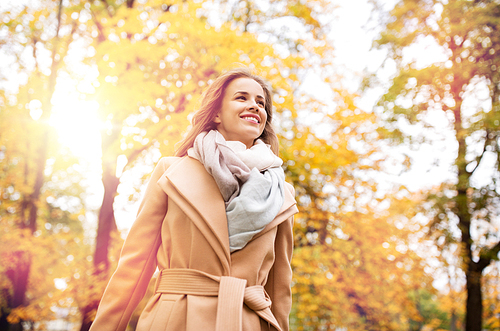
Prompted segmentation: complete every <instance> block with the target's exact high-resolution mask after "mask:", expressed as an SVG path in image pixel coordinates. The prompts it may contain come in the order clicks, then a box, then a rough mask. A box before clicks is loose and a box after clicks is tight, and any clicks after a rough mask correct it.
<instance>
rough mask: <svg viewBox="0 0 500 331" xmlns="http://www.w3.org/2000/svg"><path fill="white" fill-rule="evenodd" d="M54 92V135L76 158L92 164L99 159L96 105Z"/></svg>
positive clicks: (69, 92)
mask: <svg viewBox="0 0 500 331" xmlns="http://www.w3.org/2000/svg"><path fill="white" fill-rule="evenodd" d="M62 90H63V91H56V93H55V95H54V98H53V101H52V102H53V106H54V107H53V109H52V116H51V117H50V125H51V126H52V127H53V128H54V129H55V130H56V131H57V134H58V136H59V142H60V143H61V144H63V145H64V146H66V147H68V148H69V150H70V151H71V152H72V153H73V154H74V155H75V156H77V157H81V158H84V159H86V160H87V161H88V162H90V163H91V164H95V163H99V162H100V158H101V138H100V133H99V131H100V129H101V127H102V126H103V124H102V123H101V122H100V120H99V116H98V113H97V111H98V109H99V103H98V102H97V101H87V100H82V99H81V98H80V97H79V94H78V92H71V91H64V90H65V88H62Z"/></svg>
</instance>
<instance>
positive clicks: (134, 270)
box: [91, 158, 176, 331]
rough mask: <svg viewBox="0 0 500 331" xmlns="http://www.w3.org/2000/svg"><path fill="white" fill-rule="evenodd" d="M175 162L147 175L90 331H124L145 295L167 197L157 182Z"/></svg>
mask: <svg viewBox="0 0 500 331" xmlns="http://www.w3.org/2000/svg"><path fill="white" fill-rule="evenodd" d="M175 159H176V158H162V159H160V161H159V162H158V164H157V166H156V168H155V170H154V171H153V174H152V175H151V179H150V181H149V183H148V186H147V188H146V193H145V195H144V197H143V199H142V202H141V205H140V207H139V211H138V213H137V218H136V220H135V222H134V224H133V225H132V228H131V229H130V232H129V234H128V236H127V239H126V240H125V243H124V244H123V248H122V251H121V255H120V260H119V262H118V267H117V268H116V271H115V272H114V274H113V276H112V277H111V279H110V281H109V283H108V286H107V287H106V290H105V291H104V295H103V297H102V299H101V302H100V304H99V309H98V310H97V315H96V318H95V320H94V322H93V324H92V327H91V330H92V331H102V330H107V331H110V330H125V329H126V328H127V324H128V322H129V319H130V316H131V315H132V313H133V311H134V310H135V308H136V306H137V304H138V303H139V301H140V300H141V299H142V298H143V296H144V294H145V293H146V290H147V286H148V283H149V281H150V279H151V277H152V275H153V273H154V271H155V269H156V254H157V252H158V247H159V246H160V243H161V238H160V233H161V226H162V223H163V219H164V218H165V214H166V213H167V200H168V199H167V195H166V194H165V192H163V190H162V189H161V188H160V187H159V186H158V184H157V181H158V179H160V177H161V175H162V174H163V173H164V172H165V171H166V170H167V168H168V167H169V166H170V164H172V163H173V161H174V160H175Z"/></svg>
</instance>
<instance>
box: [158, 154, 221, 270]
mask: <svg viewBox="0 0 500 331" xmlns="http://www.w3.org/2000/svg"><path fill="white" fill-rule="evenodd" d="M169 183H170V184H171V185H172V186H173V187H174V188H175V190H176V191H177V192H178V194H180V196H181V197H182V198H183V200H185V202H187V203H188V204H189V205H190V206H191V207H192V208H194V209H195V210H196V212H197V213H198V214H199V216H200V217H193V219H192V221H193V222H194V223H195V225H196V226H197V227H198V229H200V231H202V233H204V235H205V236H206V237H207V238H212V237H214V236H215V238H216V240H217V243H216V246H219V248H222V250H221V249H218V247H214V250H215V251H216V252H217V254H218V255H219V257H220V259H221V262H222V263H223V265H224V266H227V267H228V266H229V261H230V253H229V237H228V229H227V218H226V210H225V206H224V200H223V199H222V195H221V194H220V191H219V188H218V187H217V184H216V183H215V180H214V179H213V177H212V176H210V174H209V173H208V172H207V171H206V170H205V167H204V166H203V165H202V164H201V163H200V162H199V161H197V160H194V159H192V158H190V157H183V158H181V159H180V160H179V161H178V162H177V163H175V164H173V165H172V166H170V167H169V168H168V169H167V171H165V173H164V174H163V176H162V178H160V180H159V181H158V184H159V185H160V187H162V189H163V190H164V191H165V193H167V195H169V197H170V195H171V193H172V192H169V191H170V190H171V189H170V188H169V186H170V185H169ZM176 202H179V201H176ZM178 204H179V205H181V204H183V202H181V203H178ZM208 232H209V233H208ZM217 244H218V245H217Z"/></svg>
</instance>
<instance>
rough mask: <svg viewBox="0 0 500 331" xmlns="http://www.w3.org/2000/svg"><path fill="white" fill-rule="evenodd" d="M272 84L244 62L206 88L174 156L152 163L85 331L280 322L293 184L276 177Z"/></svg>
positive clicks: (286, 303)
mask: <svg viewBox="0 0 500 331" xmlns="http://www.w3.org/2000/svg"><path fill="white" fill-rule="evenodd" d="M271 120H272V100H271V92H270V90H269V88H268V86H267V85H266V84H265V82H264V81H263V80H262V79H261V78H259V77H257V76H254V75H252V74H250V73H249V72H248V71H247V70H245V69H235V70H232V71H229V72H227V73H225V74H223V75H221V76H220V77H219V78H217V79H216V80H215V81H214V82H213V83H212V84H211V85H210V86H209V88H208V89H207V91H205V94H204V96H203V99H202V102H201V108H200V110H199V111H198V112H197V114H196V115H195V116H194V118H193V127H192V129H191V131H190V132H189V133H188V135H187V137H186V138H185V139H184V141H183V142H182V143H181V144H180V147H179V149H178V151H177V153H176V155H177V156H176V157H166V158H162V159H160V161H159V163H158V165H157V166H156V168H155V170H154V172H153V174H152V176H151V180H150V183H149V184H148V187H147V189H146V193H145V196H144V198H143V201H142V203H141V205H140V208H139V212H138V215H137V219H136V221H135V223H134V225H133V226H132V228H131V229H130V232H129V235H128V236H127V239H126V241H125V243H124V246H123V249H122V252H121V257H120V261H119V263H118V267H117V269H116V271H115V273H114V274H113V276H112V278H111V280H110V282H109V284H108V286H107V288H106V291H105V293H104V296H103V298H102V300H101V303H100V306H99V309H98V311H97V315H96V318H95V321H94V323H93V325H92V328H91V330H92V331H100V330H125V329H126V326H127V324H128V321H129V318H130V316H131V314H132V312H133V311H134V309H135V307H136V306H137V304H138V302H139V301H140V300H141V299H142V297H143V296H144V293H145V292H146V289H147V286H148V283H149V281H150V279H151V277H152V275H153V273H154V271H155V269H156V267H158V268H159V270H160V274H159V277H158V280H157V282H156V285H155V294H154V295H153V296H152V298H151V299H150V300H149V301H148V303H147V305H146V307H145V309H144V311H143V312H142V314H141V316H140V319H139V322H138V325H137V330H140V331H143V330H152V331H159V330H176V331H179V330H188V331H199V330H217V331H222V330H227V331H233V330H235V331H254V330H283V331H285V330H288V315H289V313H290V309H291V289H290V285H291V279H292V272H291V268H290V259H291V255H292V248H293V247H292V246H293V238H292V226H293V215H294V214H295V213H296V212H297V208H296V206H295V200H294V190H293V187H292V186H291V185H290V184H288V183H285V182H284V174H283V170H282V168H281V164H282V161H281V160H280V159H279V158H278V157H277V156H276V154H277V153H278V140H277V137H276V134H275V133H274V131H273V129H272V126H271Z"/></svg>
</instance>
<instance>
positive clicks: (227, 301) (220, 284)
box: [156, 269, 281, 331]
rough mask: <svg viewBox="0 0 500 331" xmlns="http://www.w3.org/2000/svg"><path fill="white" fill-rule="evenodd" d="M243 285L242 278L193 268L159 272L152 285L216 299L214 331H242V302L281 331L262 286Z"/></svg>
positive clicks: (161, 289) (164, 290)
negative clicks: (155, 281)
mask: <svg viewBox="0 0 500 331" xmlns="http://www.w3.org/2000/svg"><path fill="white" fill-rule="evenodd" d="M246 284H247V281H246V279H241V278H237V277H230V276H214V275H210V274H208V273H205V272H202V271H198V270H193V269H163V270H162V271H161V273H160V276H159V277H158V280H157V283H156V292H157V293H170V294H186V295H198V296H218V303H217V319H216V324H215V325H216V326H215V330H216V331H241V330H242V315H243V303H245V304H246V305H247V306H248V307H249V308H250V309H252V310H253V311H255V313H256V314H257V315H259V316H260V317H261V318H263V319H264V320H265V321H267V322H268V323H270V324H271V325H273V326H274V327H275V328H276V329H277V330H278V331H281V328H280V326H279V324H278V321H277V320H276V318H275V317H274V315H273V313H272V312H271V304H272V302H271V299H270V298H269V295H268V294H267V292H266V291H265V289H264V287H263V286H262V285H254V286H246Z"/></svg>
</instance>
